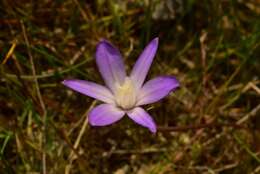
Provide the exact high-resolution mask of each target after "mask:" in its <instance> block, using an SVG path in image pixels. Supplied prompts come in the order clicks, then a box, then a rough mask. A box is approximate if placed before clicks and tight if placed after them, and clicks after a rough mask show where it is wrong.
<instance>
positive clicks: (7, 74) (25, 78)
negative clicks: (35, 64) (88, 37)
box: [5, 59, 88, 80]
mask: <svg viewBox="0 0 260 174" xmlns="http://www.w3.org/2000/svg"><path fill="white" fill-rule="evenodd" d="M87 61H88V60H87V59H86V60H84V61H82V62H80V63H79V64H76V65H74V66H71V67H70V68H68V69H64V70H61V71H58V72H57V71H52V72H48V73H47V72H46V73H42V74H41V75H34V76H32V75H20V78H21V79H24V80H34V79H35V78H36V79H42V78H48V77H52V76H54V75H55V74H57V73H59V74H64V73H67V72H70V71H72V70H74V69H77V68H78V67H80V66H82V65H84V64H85V63H87ZM5 76H6V77H9V78H17V75H15V74H9V73H6V74H5Z"/></svg>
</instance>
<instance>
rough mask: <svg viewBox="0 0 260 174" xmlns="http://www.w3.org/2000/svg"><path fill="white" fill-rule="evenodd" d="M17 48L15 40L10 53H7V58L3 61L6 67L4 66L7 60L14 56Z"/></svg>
mask: <svg viewBox="0 0 260 174" xmlns="http://www.w3.org/2000/svg"><path fill="white" fill-rule="evenodd" d="M15 47H16V40H14V42H13V44H12V46H11V48H10V49H9V51H8V52H7V54H6V56H5V58H4V60H3V62H2V63H1V64H2V65H4V64H5V63H6V62H7V60H8V59H9V58H10V57H11V55H12V54H13V52H14V49H15Z"/></svg>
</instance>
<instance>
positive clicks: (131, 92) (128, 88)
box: [115, 77, 137, 110]
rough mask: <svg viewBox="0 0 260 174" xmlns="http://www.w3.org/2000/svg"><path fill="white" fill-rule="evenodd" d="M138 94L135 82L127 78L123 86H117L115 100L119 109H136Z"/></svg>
mask: <svg viewBox="0 0 260 174" xmlns="http://www.w3.org/2000/svg"><path fill="white" fill-rule="evenodd" d="M136 95H137V92H136V88H135V85H134V83H133V81H132V80H131V79H130V78H129V77H126V78H125V81H124V83H123V84H122V85H119V84H117V85H116V91H115V100H116V104H117V105H118V107H120V108H122V109H125V110H129V109H132V108H134V107H135V105H136V98H137V96H136Z"/></svg>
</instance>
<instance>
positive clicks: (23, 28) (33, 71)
mask: <svg viewBox="0 0 260 174" xmlns="http://www.w3.org/2000/svg"><path fill="white" fill-rule="evenodd" d="M21 26H22V31H23V36H24V40H25V43H26V47H27V51H28V55H29V59H30V64H31V69H32V74H33V80H34V83H35V88H36V93H37V96H38V99H39V102H40V105H41V108H42V112H43V114H42V115H43V130H42V132H43V136H42V144H41V146H42V148H43V151H42V173H43V174H46V171H47V169H46V153H45V150H44V148H45V143H46V114H47V112H46V108H45V104H44V102H43V99H42V95H41V91H40V87H39V83H38V80H37V78H36V77H35V75H36V70H35V65H34V62H33V56H32V53H31V50H30V44H29V40H28V37H27V34H26V29H25V26H24V24H23V21H21Z"/></svg>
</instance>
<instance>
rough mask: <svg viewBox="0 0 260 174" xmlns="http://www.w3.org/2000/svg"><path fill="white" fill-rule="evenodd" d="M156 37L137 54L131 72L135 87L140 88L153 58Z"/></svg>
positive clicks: (156, 43) (156, 41) (156, 46)
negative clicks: (137, 56)
mask: <svg viewBox="0 0 260 174" xmlns="http://www.w3.org/2000/svg"><path fill="white" fill-rule="evenodd" d="M158 41H159V39H158V38H155V39H153V40H152V41H151V42H150V43H149V44H148V45H147V46H146V47H145V49H144V51H143V52H142V54H141V55H140V56H139V58H138V60H137V62H136V63H135V65H134V68H133V70H132V72H131V76H130V77H131V78H132V79H133V81H135V83H136V88H137V89H138V88H140V87H141V86H142V85H143V82H144V80H145V78H146V75H147V73H148V71H149V69H150V66H151V64H152V62H153V58H154V56H155V53H156V51H157V48H158Z"/></svg>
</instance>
